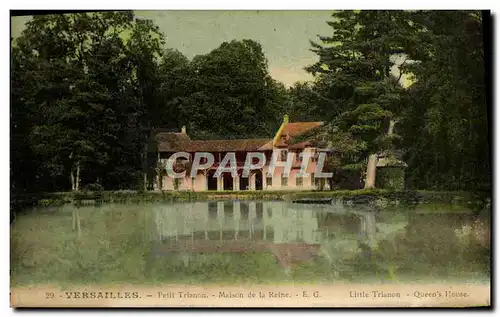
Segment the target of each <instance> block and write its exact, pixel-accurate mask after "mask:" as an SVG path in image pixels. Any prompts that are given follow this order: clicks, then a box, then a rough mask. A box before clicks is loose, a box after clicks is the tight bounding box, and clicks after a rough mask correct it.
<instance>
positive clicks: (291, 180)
mask: <svg viewBox="0 0 500 317" xmlns="http://www.w3.org/2000/svg"><path fill="white" fill-rule="evenodd" d="M322 125H323V122H288V116H285V117H284V119H283V123H282V124H281V126H280V128H279V129H278V131H277V132H276V134H275V136H274V137H273V138H268V139H237V140H191V138H190V137H189V136H188V134H187V132H186V129H185V128H184V127H183V128H182V130H181V132H159V133H156V134H155V143H156V144H155V146H154V147H153V148H152V149H150V152H153V153H154V154H155V155H154V156H155V158H156V161H157V163H156V166H157V168H156V169H155V174H154V177H153V179H154V181H153V189H155V190H187V191H205V190H219V191H220V190H234V191H238V190H300V189H304V190H312V189H316V188H317V185H318V183H319V182H318V181H317V179H315V176H314V174H315V172H316V163H317V159H318V153H319V152H320V151H321V150H320V149H318V148H315V147H314V146H313V144H312V142H310V141H308V140H307V137H305V136H307V135H310V133H311V132H312V133H314V129H316V128H318V127H320V126H322ZM299 137H305V141H304V140H301V139H299ZM177 152H187V153H189V159H187V160H184V161H180V160H177V161H176V162H178V163H176V165H175V166H174V170H176V171H177V170H179V171H182V170H184V171H186V175H185V177H184V178H173V177H170V176H169V175H168V173H167V172H166V168H165V166H166V162H167V160H168V159H169V158H170V157H171V156H172V155H173V154H174V153H177ZM199 152H208V153H211V154H212V155H213V156H214V164H213V165H212V166H211V167H209V168H206V169H204V170H200V171H198V172H197V173H196V175H190V173H189V172H190V169H191V164H192V161H193V158H194V154H195V153H199ZM228 152H233V153H235V155H236V161H237V170H238V173H237V175H236V177H233V175H231V173H229V172H225V173H223V174H222V175H221V176H220V177H218V178H214V177H213V176H214V174H215V172H216V170H217V168H218V167H219V164H220V163H221V162H222V160H223V158H224V156H225V155H226V153H228ZM249 152H260V153H263V154H264V155H265V157H266V164H265V165H264V166H263V167H262V168H260V169H257V170H253V171H251V173H250V174H249V175H248V176H247V177H244V175H242V172H243V166H244V163H245V159H246V156H247V153H249ZM290 152H293V153H294V154H295V155H294V160H293V162H292V169H291V171H290V175H289V177H284V176H283V174H284V169H285V168H284V167H279V166H278V167H276V168H275V170H274V173H273V174H272V175H271V176H269V175H267V174H268V171H269V165H270V162H271V158H272V155H273V154H274V155H276V156H277V157H278V160H279V161H281V162H282V163H284V162H285V161H286V159H287V156H288V153H290ZM301 152H304V153H305V152H309V154H310V155H311V159H310V161H309V164H308V166H307V168H306V172H307V173H308V174H309V175H308V176H307V177H298V176H297V174H298V173H299V172H300V169H301V159H300V157H299V154H300V153H301Z"/></svg>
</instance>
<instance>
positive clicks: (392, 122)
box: [387, 120, 397, 136]
mask: <svg viewBox="0 0 500 317" xmlns="http://www.w3.org/2000/svg"><path fill="white" fill-rule="evenodd" d="M396 123H397V121H396V120H391V121H390V122H389V129H388V130H387V135H388V136H391V135H393V134H394V126H395V125H396Z"/></svg>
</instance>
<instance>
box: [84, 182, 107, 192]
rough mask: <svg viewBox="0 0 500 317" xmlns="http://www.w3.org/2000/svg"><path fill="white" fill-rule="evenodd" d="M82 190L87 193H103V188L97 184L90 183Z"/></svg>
mask: <svg viewBox="0 0 500 317" xmlns="http://www.w3.org/2000/svg"><path fill="white" fill-rule="evenodd" d="M84 190H86V191H89V192H102V191H104V187H103V186H102V185H101V184H99V183H91V184H88V185H87V186H85V188H84Z"/></svg>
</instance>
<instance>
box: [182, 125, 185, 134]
mask: <svg viewBox="0 0 500 317" xmlns="http://www.w3.org/2000/svg"><path fill="white" fill-rule="evenodd" d="M181 132H182V133H184V134H186V126H185V125H183V126H182V128H181Z"/></svg>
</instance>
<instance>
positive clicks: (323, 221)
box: [154, 201, 376, 267]
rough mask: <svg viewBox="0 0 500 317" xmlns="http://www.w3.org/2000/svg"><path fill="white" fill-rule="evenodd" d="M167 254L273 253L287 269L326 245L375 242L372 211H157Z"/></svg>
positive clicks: (254, 205) (286, 207)
mask: <svg viewBox="0 0 500 317" xmlns="http://www.w3.org/2000/svg"><path fill="white" fill-rule="evenodd" d="M154 225H155V230H154V231H155V237H156V240H157V242H158V244H159V245H160V248H161V250H160V252H161V253H163V254H176V253H183V254H185V253H187V254H189V253H243V252H252V251H254V252H271V253H272V254H274V255H275V257H276V259H277V260H278V262H279V263H280V264H281V265H282V266H285V267H289V266H290V265H291V264H293V263H297V262H303V261H307V260H312V259H314V258H316V257H317V255H318V251H319V249H320V247H321V245H322V244H323V245H325V243H326V244H327V243H328V241H331V240H339V239H345V238H346V237H349V236H351V238H352V240H353V241H357V240H359V239H360V238H362V239H366V240H367V241H369V242H368V243H369V244H372V243H374V236H375V232H376V226H375V216H374V213H373V212H369V211H366V212H363V211H359V210H358V211H354V210H350V209H347V208H346V206H345V205H342V204H341V203H340V204H333V205H301V204H291V203H284V202H255V201H249V202H246V201H218V202H197V203H185V204H172V205H165V206H160V207H156V208H155V210H154Z"/></svg>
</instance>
